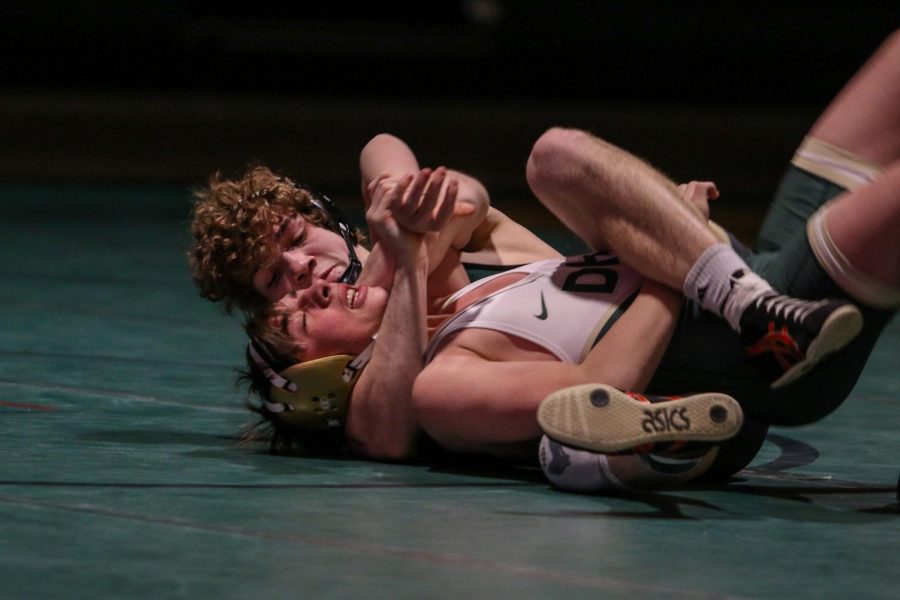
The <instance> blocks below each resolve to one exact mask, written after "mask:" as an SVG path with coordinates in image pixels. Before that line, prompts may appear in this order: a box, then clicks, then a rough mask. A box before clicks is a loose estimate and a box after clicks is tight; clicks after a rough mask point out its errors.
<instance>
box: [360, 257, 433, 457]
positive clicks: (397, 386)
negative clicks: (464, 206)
mask: <svg viewBox="0 0 900 600" xmlns="http://www.w3.org/2000/svg"><path fill="white" fill-rule="evenodd" d="M423 262H424V261H420V263H423ZM424 282H425V267H424V264H418V265H415V266H411V265H406V266H403V265H401V266H399V267H398V269H397V272H396V274H395V276H394V282H393V288H392V290H391V296H390V298H389V300H388V303H387V307H386V310H385V314H384V319H383V321H382V325H381V328H380V329H379V332H378V339H377V341H376V343H375V350H374V352H373V355H372V359H371V361H370V362H369V364H368V366H367V367H366V369H365V371H364V372H363V374H362V376H361V377H360V380H359V382H358V383H357V385H356V387H355V388H354V390H353V397H352V400H351V404H350V415H349V418H348V421H347V437H348V439H349V441H350V444H351V447H352V449H353V450H354V451H355V452H357V453H358V454H361V455H363V456H367V457H370V458H376V459H382V460H399V459H402V458H406V457H408V456H410V455H411V454H412V453H413V452H414V450H415V439H416V433H417V431H418V426H417V422H416V419H415V415H414V413H413V410H412V401H411V390H412V385H413V382H414V381H415V377H416V376H417V375H418V374H419V372H420V371H421V369H422V357H423V354H424V351H425V344H426V338H427V333H426V329H425V317H424V315H425V283H424Z"/></svg>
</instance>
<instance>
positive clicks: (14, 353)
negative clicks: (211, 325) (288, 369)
mask: <svg viewBox="0 0 900 600" xmlns="http://www.w3.org/2000/svg"><path fill="white" fill-rule="evenodd" d="M0 356H11V357H14V358H17V357H20V356H22V357H29V358H66V359H73V360H99V361H103V362H109V361H117V362H129V363H142V364H149V365H170V366H176V367H178V366H186V367H197V368H200V369H233V368H234V366H235V365H234V364H231V363H229V364H226V363H204V362H192V361H187V360H167V359H163V358H141V357H137V356H112V355H103V354H70V353H66V352H35V351H33V350H0Z"/></svg>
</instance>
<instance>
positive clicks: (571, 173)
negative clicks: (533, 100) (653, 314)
mask: <svg viewBox="0 0 900 600" xmlns="http://www.w3.org/2000/svg"><path fill="white" fill-rule="evenodd" d="M527 176H528V183H529V185H530V186H531V188H532V190H533V191H534V192H535V194H536V195H537V196H538V198H540V199H541V201H542V202H543V203H544V204H545V205H546V206H547V208H548V209H549V210H550V211H551V212H553V213H554V214H555V215H556V217H557V218H558V219H559V220H560V221H561V222H562V223H563V224H564V225H566V226H567V227H568V228H569V229H570V230H571V231H572V232H574V233H575V234H576V235H578V236H579V237H581V239H583V240H584V241H585V242H587V243H588V244H590V245H591V246H592V247H593V248H595V249H611V250H613V251H614V252H615V253H616V254H617V255H618V256H619V257H620V258H621V259H622V260H623V261H624V262H626V263H628V264H629V265H631V266H632V267H634V268H635V269H637V270H638V271H640V272H641V273H642V274H644V276H646V277H648V278H650V279H654V280H656V281H658V282H660V283H663V284H665V285H667V286H669V287H672V288H674V289H676V290H679V291H681V289H682V285H683V283H684V280H685V278H686V276H687V274H688V272H689V271H690V269H691V267H692V266H693V265H694V263H695V262H696V261H697V258H698V257H699V256H700V255H701V254H702V253H703V252H704V250H706V249H707V248H709V247H710V246H712V245H714V244H715V243H717V241H718V240H717V239H716V237H715V236H714V235H713V233H712V232H711V231H710V229H709V227H708V226H707V224H706V222H705V221H704V220H703V219H702V218H701V217H700V216H699V214H698V213H696V212H695V211H694V210H693V209H692V208H691V207H689V206H688V205H687V204H685V203H684V202H683V201H682V200H681V199H680V198H679V196H678V194H677V192H676V190H675V184H673V183H672V182H671V181H669V180H668V179H667V178H666V177H665V176H663V175H662V174H661V173H659V172H658V171H656V170H655V169H653V168H652V167H651V166H650V165H648V164H647V163H645V162H644V161H642V160H640V159H638V158H636V157H635V156H633V155H631V154H629V153H628V152H626V151H624V150H622V149H620V148H617V147H615V146H613V145H611V144H608V143H606V142H604V141H603V140H600V139H598V138H596V137H594V136H591V135H589V134H587V133H585V132H582V131H577V130H568V129H558V128H557V129H551V130H550V131H548V132H546V133H545V134H544V135H543V136H541V137H540V138H539V139H538V141H537V142H536V143H535V145H534V149H533V151H532V153H531V156H530V157H529V159H528V166H527Z"/></svg>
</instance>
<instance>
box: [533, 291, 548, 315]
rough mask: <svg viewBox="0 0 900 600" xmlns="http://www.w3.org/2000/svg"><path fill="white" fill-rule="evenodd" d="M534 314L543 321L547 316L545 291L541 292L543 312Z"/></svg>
mask: <svg viewBox="0 0 900 600" xmlns="http://www.w3.org/2000/svg"><path fill="white" fill-rule="evenodd" d="M534 316H535V317H537V318H538V319H540V320H541V321H543V320H545V319H546V318H547V305H546V304H545V303H544V292H541V314H539V315H534Z"/></svg>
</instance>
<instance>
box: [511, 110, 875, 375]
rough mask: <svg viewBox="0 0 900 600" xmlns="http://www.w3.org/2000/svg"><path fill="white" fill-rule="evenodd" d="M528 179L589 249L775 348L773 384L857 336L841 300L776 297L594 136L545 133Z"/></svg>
mask: <svg viewBox="0 0 900 600" xmlns="http://www.w3.org/2000/svg"><path fill="white" fill-rule="evenodd" d="M527 174H528V181H529V184H530V185H531V187H532V190H533V191H534V192H535V194H536V195H537V196H538V198H540V199H541V201H542V202H543V203H544V204H545V205H546V206H547V208H548V209H550V210H551V211H552V212H553V213H554V214H555V215H556V216H557V217H558V218H559V219H560V220H561V221H562V222H563V223H564V224H565V225H566V226H568V227H569V228H570V229H571V230H572V231H573V232H574V233H576V234H577V235H579V236H580V237H581V238H582V239H583V240H585V241H586V242H587V243H589V244H591V245H592V246H593V247H595V248H610V249H612V250H613V251H614V252H615V253H616V254H617V255H618V256H619V257H620V258H621V259H622V260H623V261H624V262H625V263H627V264H629V265H630V266H632V267H634V268H636V269H637V270H638V271H640V272H641V273H642V274H643V275H644V276H646V277H648V278H650V279H653V280H656V281H658V282H660V283H663V284H665V285H668V286H669V287H672V288H674V289H676V290H680V291H682V292H683V293H684V294H685V296H687V297H688V298H690V299H692V300H695V301H696V302H697V303H698V304H700V305H701V306H702V307H703V308H705V309H706V310H709V311H710V312H713V313H714V314H718V315H721V316H723V317H724V318H725V319H727V321H728V322H729V324H730V325H731V327H732V328H733V329H734V330H735V331H738V332H740V333H741V334H742V338H744V340H745V343H746V344H747V346H748V347H752V348H754V349H755V351H761V352H763V353H771V351H773V350H777V351H778V352H777V355H778V358H779V359H783V360H780V362H781V363H783V364H782V365H781V366H782V367H783V369H784V370H786V372H785V373H784V375H783V376H781V377H778V378H777V379H776V380H775V381H774V382H773V387H780V386H782V385H785V384H787V383H789V382H791V381H793V380H794V379H796V378H797V377H799V376H800V375H802V373H803V372H805V371H806V370H807V369H808V368H810V367H811V366H813V365H814V364H816V362H817V361H819V360H820V359H821V358H822V357H824V356H826V355H828V354H830V353H832V352H834V351H836V350H837V349H839V348H841V347H843V345H845V344H846V343H847V342H848V341H849V340H850V339H852V337H853V336H854V335H855V334H856V333H857V332H858V330H859V321H860V318H859V313H858V311H856V309H855V308H854V307H852V306H849V305H847V304H846V303H842V302H818V303H807V302H804V301H800V300H796V299H793V298H789V297H786V296H782V295H779V294H777V293H776V292H775V291H774V290H773V289H772V287H771V286H770V285H769V284H768V283H767V282H765V281H764V280H762V279H761V278H760V277H758V276H756V275H755V274H754V273H752V271H751V270H750V268H749V267H748V266H747V264H746V263H745V262H744V261H743V260H742V259H741V258H740V257H739V256H738V255H737V253H736V252H735V251H734V250H733V248H732V247H731V246H730V245H728V244H724V243H720V242H719V241H718V239H717V238H716V237H715V236H714V235H713V233H712V232H711V231H710V230H709V228H708V226H707V225H706V223H705V221H703V219H702V218H700V216H699V215H698V214H697V213H696V212H695V211H694V210H692V208H691V207H689V206H688V205H687V204H686V203H684V202H683V201H681V199H680V198H679V197H678V195H677V192H676V190H675V186H674V184H673V183H672V182H671V181H669V180H668V179H667V178H666V177H664V176H663V175H662V174H660V173H659V172H657V171H656V170H655V169H653V168H652V167H651V166H650V165H648V164H647V163H645V162H644V161H642V160H640V159H638V158H637V157H635V156H633V155H631V154H629V153H628V152H626V151H624V150H622V149H620V148H617V147H616V146H613V145H612V144H609V143H607V142H605V141H603V140H600V139H598V138H597V137H595V136H592V135H590V134H588V133H586V132H582V131H577V130H569V129H559V128H557V129H551V130H549V131H548V132H546V133H545V134H544V135H542V136H541V138H540V139H538V141H537V142H536V143H535V146H534V149H533V151H532V153H531V156H530V157H529V159H528V169H527ZM784 344H787V346H788V347H787V350H788V352H782V351H781V350H782V347H783V346H784Z"/></svg>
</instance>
